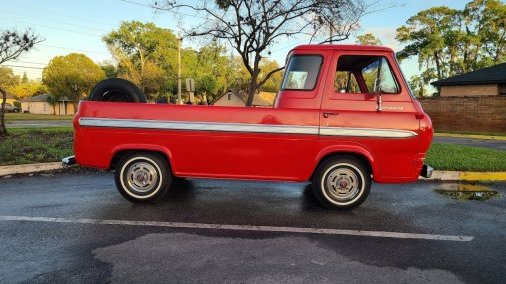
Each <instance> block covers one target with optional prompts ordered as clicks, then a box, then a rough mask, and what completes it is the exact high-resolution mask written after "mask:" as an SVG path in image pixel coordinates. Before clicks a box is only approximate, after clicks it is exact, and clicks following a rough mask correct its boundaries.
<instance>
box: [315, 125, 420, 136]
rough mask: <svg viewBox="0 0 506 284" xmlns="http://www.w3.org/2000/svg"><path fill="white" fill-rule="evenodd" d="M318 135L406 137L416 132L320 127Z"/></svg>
mask: <svg viewBox="0 0 506 284" xmlns="http://www.w3.org/2000/svg"><path fill="white" fill-rule="evenodd" d="M320 135H326V136H327V135H328V136H355V137H384V138H407V137H413V136H417V135H418V134H417V133H416V132H413V131H409V130H401V129H381V128H349V127H322V128H320Z"/></svg>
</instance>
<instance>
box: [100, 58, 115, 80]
mask: <svg viewBox="0 0 506 284" xmlns="http://www.w3.org/2000/svg"><path fill="white" fill-rule="evenodd" d="M99 65H100V68H102V70H104V73H105V77H106V78H115V77H117V76H118V68H117V67H116V66H114V64H112V63H111V62H108V61H105V62H102V63H100V64H99Z"/></svg>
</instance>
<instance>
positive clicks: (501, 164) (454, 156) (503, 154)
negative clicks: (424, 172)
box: [425, 143, 506, 172]
mask: <svg viewBox="0 0 506 284" xmlns="http://www.w3.org/2000/svg"><path fill="white" fill-rule="evenodd" d="M425 162H426V163H427V164H429V165H431V166H432V167H434V169H436V170H448V171H478V172H484V171H491V172H494V171H506V151H500V150H494V149H488V148H482V147H472V146H463V145H452V144H442V143H432V145H431V147H430V149H429V152H428V153H427V158H426V160H425Z"/></svg>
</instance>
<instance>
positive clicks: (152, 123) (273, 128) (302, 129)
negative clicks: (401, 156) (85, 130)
mask: <svg viewBox="0 0 506 284" xmlns="http://www.w3.org/2000/svg"><path fill="white" fill-rule="evenodd" d="M79 125H81V126H92V127H117V128H146V129H170V130H193V131H224V132H250V133H275V134H307V135H318V134H320V135H325V136H355V137H382V138H408V137H413V136H416V135H417V133H416V132H413V131H408V130H401V129H381V128H350V127H322V128H319V127H318V126H300V125H273V124H249V123H223V122H193V121H192V122H190V121H165V120H145V119H119V118H92V117H81V118H79Z"/></svg>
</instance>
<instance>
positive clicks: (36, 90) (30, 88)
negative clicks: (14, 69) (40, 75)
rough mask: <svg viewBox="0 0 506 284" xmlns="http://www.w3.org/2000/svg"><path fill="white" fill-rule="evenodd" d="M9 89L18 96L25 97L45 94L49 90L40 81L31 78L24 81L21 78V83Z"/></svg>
mask: <svg viewBox="0 0 506 284" xmlns="http://www.w3.org/2000/svg"><path fill="white" fill-rule="evenodd" d="M8 91H9V92H10V93H12V94H13V95H15V96H16V97H18V98H20V99H23V98H28V97H32V96H35V95H39V94H43V93H45V92H47V89H46V86H44V85H43V84H42V82H40V81H35V80H30V81H28V82H23V80H21V82H20V83H19V84H17V85H15V86H13V87H11V88H9V89H8Z"/></svg>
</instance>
